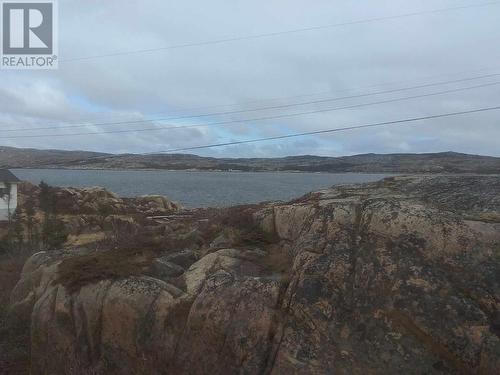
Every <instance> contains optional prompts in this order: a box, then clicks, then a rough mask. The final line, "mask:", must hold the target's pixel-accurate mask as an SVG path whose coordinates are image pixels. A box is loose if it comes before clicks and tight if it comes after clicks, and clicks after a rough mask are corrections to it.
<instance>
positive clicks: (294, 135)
mask: <svg viewBox="0 0 500 375" xmlns="http://www.w3.org/2000/svg"><path fill="white" fill-rule="evenodd" d="M499 109H500V106H498V107H487V108H480V109H473V110H469V111H462V112H451V113H443V114H438V115H432V116H424V117H414V118H407V119H403V120H396V121H386V122H378V123H374V124H365V125H354V126H346V127H343V128H335V129H326V130H316V131H311V132H304V133H295V134H287V135H280V136H275V137H266V138H256V139H248V140H243V141H234V142H225V143H214V144H210V145H203V146H193V147H183V148H174V149H170V150H165V151H157V152H155V153H144V154H142V155H155V154H162V153H170V152H179V151H191V150H199V149H205V148H214V147H222V146H233V145H241V144H246V143H256V142H265V141H272V140H278V139H286V138H296V137H305V136H310V135H317V134H326V133H334V132H342V131H347V130H355V129H364V128H373V127H379V126H386V125H396V124H403V123H410V122H416V121H423V120H432V119H437V118H443V117H451V116H459V115H465V114H471V113H479V112H486V111H495V110H499Z"/></svg>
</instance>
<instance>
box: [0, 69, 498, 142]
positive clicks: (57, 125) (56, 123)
mask: <svg viewBox="0 0 500 375" xmlns="http://www.w3.org/2000/svg"><path fill="white" fill-rule="evenodd" d="M499 68H500V67H499V66H496V67H483V68H480V69H468V70H462V71H459V72H454V73H446V74H439V75H436V74H434V75H431V76H424V77H420V78H418V79H411V80H405V81H397V82H396V81H392V82H384V83H378V84H374V85H370V86H361V87H355V88H353V87H351V88H346V89H343V90H334V91H332V90H328V91H321V92H315V93H307V94H300V95H292V96H284V97H273V98H267V99H254V100H249V101H243V102H238V103H227V104H214V105H205V106H198V107H191V108H172V111H173V112H180V113H186V112H188V113H189V112H192V111H199V110H206V109H212V108H225V107H237V106H239V107H242V106H244V105H249V104H259V103H262V104H264V103H267V102H275V101H283V100H290V99H298V98H306V97H312V96H319V95H327V94H334V93H342V92H351V91H353V90H361V89H373V88H379V87H384V86H394V85H399V84H405V83H412V82H419V81H421V80H424V79H434V78H441V77H448V76H450V77H453V76H457V75H461V74H464V73H480V72H485V71H496V70H498V69H499ZM475 78H477V79H479V78H481V77H475ZM137 112H138V111H137ZM168 113H169V112H164V111H163V112H156V113H152V114H150V116H165V115H166V114H168ZM93 114H94V115H98V114H101V115H107V116H106V117H100V118H99V117H97V118H96V117H95V116H94V117H92V118H91V117H86V118H85V117H81V118H80V119H79V120H74V121H50V122H47V123H45V124H44V126H45V127H49V126H52V125H53V128H54V129H60V128H61V127H60V125H61V124H62V125H75V127H85V126H88V125H89V123H90V122H93V123H95V122H104V121H106V120H107V121H106V122H110V121H111V118H110V117H112V116H113V115H114V116H115V117H125V116H128V117H130V115H131V114H130V113H118V114H113V113H110V112H109V110H108V111H99V112H93ZM186 116H187V115H186ZM193 116H196V115H193ZM27 117H29V118H33V116H27ZM172 119H175V117H173V118H168V120H172ZM113 121H118V120H113ZM120 121H123V122H125V121H126V119H124V120H120ZM128 121H136V119H130V120H128ZM144 121H145V122H149V121H158V120H154V119H150V120H144ZM161 121H164V120H161ZM165 121H166V120H165ZM110 125H112V124H110ZM29 129H33V130H46V129H45V128H29ZM2 130H3V131H4V132H5V131H16V130H21V129H15V128H14V129H2ZM26 131H28V130H26Z"/></svg>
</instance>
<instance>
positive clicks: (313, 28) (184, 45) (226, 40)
mask: <svg viewBox="0 0 500 375" xmlns="http://www.w3.org/2000/svg"><path fill="white" fill-rule="evenodd" d="M499 3H500V1H491V2H487V3H481V4H471V5H463V6H457V7H449V8H441V9H431V10H424V11H420V12H412V13H403V14H398V15H393V16H384V17H375V18H366V19H361V20H355V21H348V22H341V23H335V24H330V25H320V26H311V27H304V28H297V29H291V30H282V31H275V32H270V33H262V34H253V35H244V36H236V37H229V38H223V39H214V40H207V41H202V42H190V43H182V44H174V45H170V46H165V47H159V48H147V49H138V50H131V51H121V52H113V53H107V54H102V55H93V56H86V57H75V58H70V59H61V60H60V61H61V62H74V61H85V60H91V59H100V58H106V57H116V56H127V55H134V54H144V53H152V52H158V51H166V50H173V49H181V48H190V47H199V46H205V45H215V44H222V43H229V42H237V41H243V40H250V39H261V38H269V37H275V36H279V35H287V34H296V33H302V32H308V31H316V30H325V29H332V28H336V27H344V26H351V25H359V24H365V23H373V22H381V21H388V20H394V19H398V18H408V17H415V16H421V15H426V14H434V13H444V12H451V11H457V10H463V9H470V8H478V7H486V6H491V5H497V4H499Z"/></svg>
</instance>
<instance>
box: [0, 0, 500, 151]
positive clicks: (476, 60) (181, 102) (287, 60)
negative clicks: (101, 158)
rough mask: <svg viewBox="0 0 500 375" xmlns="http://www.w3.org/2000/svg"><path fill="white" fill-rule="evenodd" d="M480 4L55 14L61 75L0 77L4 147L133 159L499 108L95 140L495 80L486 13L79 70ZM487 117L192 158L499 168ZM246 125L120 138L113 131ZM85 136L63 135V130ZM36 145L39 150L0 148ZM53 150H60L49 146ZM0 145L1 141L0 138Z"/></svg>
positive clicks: (467, 99)
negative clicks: (455, 159)
mask: <svg viewBox="0 0 500 375" xmlns="http://www.w3.org/2000/svg"><path fill="white" fill-rule="evenodd" d="M485 1H486V0H483V1H481V0H468V1H461V0H460V1H457V0H453V1H452V0H420V1H397V2H396V1H394V0H388V1H384V0H379V1H367V0H365V1H352V0H350V1H347V0H346V1H331V0H328V1H326V0H325V1H323V0H316V1H314V2H312V1H296V0H286V1H285V0H273V1H269V0H267V1H260V0H252V1H241V0H236V1H227V0H226V1H221V0H212V1H201V0H198V1H189V0H188V1H165V0H161V1H160V0H158V1H156V0H143V1H135V0H128V1H123V0H119V1H118V0H106V1H102V0H100V1H97V0H85V1H81V0H78V1H77V0H63V1H60V5H59V24H60V30H59V37H60V50H59V53H60V55H59V58H60V60H61V61H60V63H59V69H58V70H56V71H0V82H1V85H0V121H1V123H2V124H3V128H4V129H26V128H37V127H46V126H54V127H56V126H59V127H65V128H62V129H52V130H43V131H36V132H35V131H31V132H27V131H18V132H13V131H11V132H4V133H0V144H2V145H5V146H17V147H35V148H44V149H45V148H58V149H70V150H71V149H84V150H92V151H105V152H116V153H119V152H120V153H121V152H136V153H146V152H155V151H159V150H167V149H172V148H180V147H189V146H198V145H204V144H211V143H220V142H227V141H235V140H243V139H251V138H260V137H269V136H277V135H283V134H291V133H298V132H306V131H315V130H322V129H331V128H337V127H344V126H351V125H359V124H366V123H373V122H382V121H391V120H399V119H405V118H410V117H418V116H426V115H432V114H438V113H444V112H454V111H463V110H469V109H475V108H481V107H488V106H496V105H500V85H496V86H489V87H483V88H476V89H472V90H464V91H460V92H454V93H447V94H443V95H435V96H431V97H427V98H416V99H412V100H405V101H399V102H392V103H386V104H378V105H370V106H364V107H358V108H355V109H344V110H337V111H329V112H321V113H318V114H308V115H301V116H295V117H285V118H281V119H274V120H267V121H255V120H253V121H252V120H251V119H252V118H253V119H255V118H258V117H268V116H279V115H285V114H292V113H297V112H307V111H314V110H324V109H331V108H334V107H339V106H349V105H356V104H361V103H370V102H374V101H384V100H389V99H394V98H400V97H405V96H416V95H420V94H426V93H433V92H437V91H444V90H452V89H455V88H460V87H468V86H474V85H480V84H483V83H493V82H496V81H498V82H500V75H498V76H497V77H488V78H483V79H478V80H474V81H466V82H461V83H453V84H448V85H442V86H434V87H427V88H421V89H415V90H408V91H401V92H394V93H389V94H380V95H373V96H365V97H360V98H353V99H349V100H339V101H333V102H324V103H321V104H312V105H302V106H297V107H287V108H281V109H273V110H260V111H254V112H245V113H239V114H231V115H213V116H206V117H199V118H192V119H187V118H186V119H182V120H171V121H163V122H158V121H156V122H151V123H135V124H119V125H109V124H108V125H93V123H103V122H117V121H118V122H122V121H127V120H142V119H156V118H168V117H179V116H189V115H199V114H207V113H208V114H210V113H214V112H227V111H238V110H247V109H256V108H261V107H269V106H280V105H287V104H292V103H300V102H304V101H314V100H322V99H330V98H336V97H339V96H340V97H343V96H349V95H358V94H366V93H373V92H377V91H385V90H390V89H396V88H402V87H411V86H416V85H421V84H426V83H433V82H441V81H449V80H457V79H462V78H469V77H477V76H482V75H488V74H495V73H500V43H499V41H500V4H497V5H491V6H485V7H476V8H468V9H462V10H455V11H450V12H440V13H434V14H425V15H419V16H414V17H404V18H396V19H391V20H384V21H380V22H369V23H358V24H352V25H347V26H343V27H335V28H328V29H321V30H313V31H307V32H300V33H291V34H286V35H276V36H272V37H266V38H257V39H248V40H240V41H233V42H227V43H218V44H207V45H201V46H194V47H189V48H178V49H170V50H162V51H157V52H150V53H137V54H128V55H120V56H112V57H104V58H93V59H88V60H77V61H64V60H71V59H74V58H79V57H87V56H95V55H102V54H109V53H114V52H120V51H134V50H141V49H149V48H152V49H154V48H160V47H165V46H171V45H178V44H184V43H197V42H203V41H210V40H219V39H226V38H232V37H240V36H246V35H253V34H262V33H272V32H276V31H282V30H292V29H300V28H307V27H313V26H321V25H329V24H336V23H343V22H350V21H357V20H363V19H371V18H378V17H386V16H392V15H400V14H406V13H412V12H420V11H426V10H432V9H441V8H447V7H456V6H460V5H471V4H481V3H484V2H485ZM499 119H500V111H496V112H495V111H494V112H487V113H481V114H472V115H466V116H461V117H453V118H452V117H450V118H444V119H437V120H433V121H426V122H418V123H413V124H411V125H410V124H408V125H404V126H399V127H396V126H392V127H385V128H384V127H381V128H372V129H364V130H353V131H348V132H344V133H334V134H330V135H319V136H309V137H304V138H295V139H289V140H281V141H273V142H265V143H254V144H248V145H240V146H230V147H222V148H214V149H207V150H199V151H197V152H196V153H197V154H200V155H211V156H231V157H233V156H235V157H236V156H244V157H250V156H258V157H267V156H283V155H299V154H317V155H330V156H338V155H351V154H359V153H369V152H376V153H394V152H438V151H448V150H452V151H457V152H466V153H475V154H485V155H495V156H500V146H499V144H500V142H499V140H500V121H499ZM230 120H238V121H240V120H248V121H245V122H237V123H233V124H227V125H225V126H212V127H204V128H202V127H199V128H189V129H175V130H156V131H141V132H130V133H118V134H100V135H85V136H76V135H73V136H59V135H64V134H72V133H88V132H100V131H111V130H138V129H146V128H147V129H151V128H158V127H162V126H163V127H165V126H172V125H173V126H182V125H193V124H210V123H214V122H227V121H230ZM82 123H85V124H86V126H85V127H77V128H70V129H68V128H67V127H68V124H70V125H79V124H82ZM37 134H42V135H44V136H42V137H39V138H16V139H6V138H5V137H7V136H21V135H23V136H26V135H37ZM55 135H58V136H55ZM2 137H4V138H2Z"/></svg>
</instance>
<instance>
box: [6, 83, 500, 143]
mask: <svg viewBox="0 0 500 375" xmlns="http://www.w3.org/2000/svg"><path fill="white" fill-rule="evenodd" d="M495 85H500V82H492V83H486V84H482V85H476V86H468V87H461V88H457V89H451V90H445V91H437V92H433V93H427V94H420V95H414V96H407V97H403V98H396V99H388V100H381V101H376V102H370V103H361V104H354V105H349V106H343V107H335V108H328V109H319V110H314V111H307V112H298V113H290V114H284V115H274V116H264V117H257V118H251V119H243V120H230V121H220V122H213V123H208V124H195V125H181V126H170V127H155V128H142V129H133V130H110V131H102V132H85V133H71V134H41V135H18V136H1V137H0V139H17V138H42V137H50V138H52V137H73V136H82V135H99V134H121V133H139V132H149V131H159V130H173V129H191V128H204V127H213V126H219V125H228V124H238V123H245V122H251V121H264V120H275V119H281V118H289V117H296V116H303V115H309V114H316V113H325V112H333V111H339V110H343V109H353V108H359V107H365V106H370V105H377V104H386V103H393V102H398V101H404V100H411V99H417V98H425V97H430V96H436V95H442V94H449V93H454V92H459V91H465V90H472V89H477V88H482V87H489V86H495Z"/></svg>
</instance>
